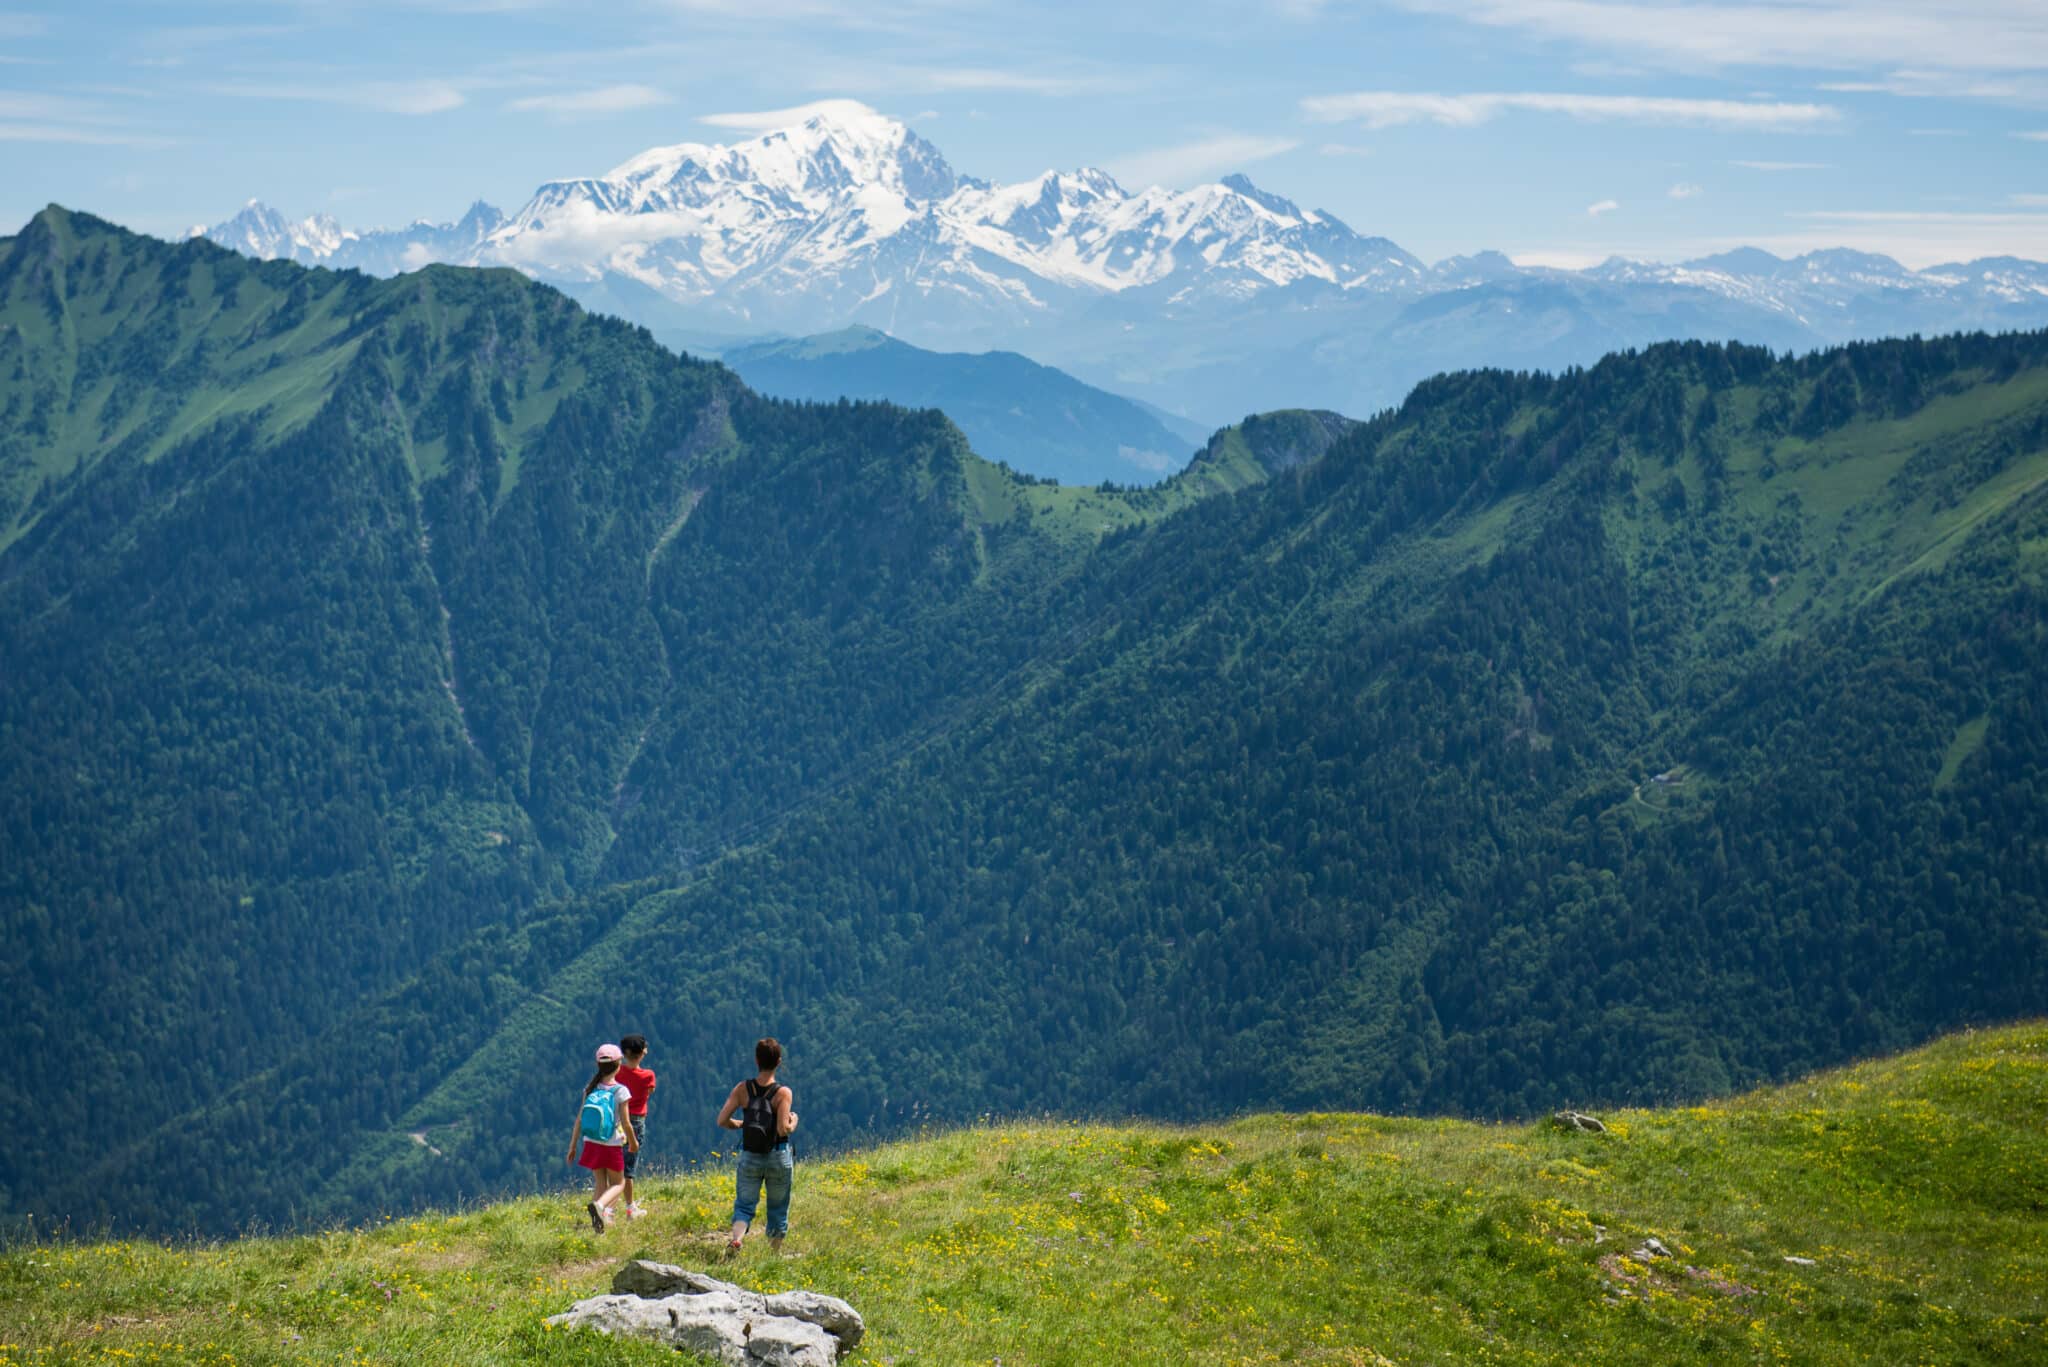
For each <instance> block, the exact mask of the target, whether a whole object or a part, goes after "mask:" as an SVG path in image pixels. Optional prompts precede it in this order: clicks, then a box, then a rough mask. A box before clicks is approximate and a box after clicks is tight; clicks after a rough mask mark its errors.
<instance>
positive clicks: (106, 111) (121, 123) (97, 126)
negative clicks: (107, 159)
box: [0, 91, 171, 147]
mask: <svg viewBox="0 0 2048 1367" xmlns="http://www.w3.org/2000/svg"><path fill="white" fill-rule="evenodd" d="M0 142H48V143H70V144H73V145H75V146H80V147H167V146H170V145H171V139H169V138H166V137H163V136H162V135H160V134H157V133H152V132H145V131H143V130H141V129H138V128H136V127H135V126H134V125H133V124H132V123H131V122H130V121H129V120H128V119H127V118H125V117H124V116H122V115H121V114H120V113H118V112H117V111H116V110H114V109H112V108H110V107H109V106H108V105H107V104H106V103H105V101H103V100H98V99H81V98H79V97H77V96H74V95H43V94H36V95H31V94H25V93H20V92H15V91H0Z"/></svg>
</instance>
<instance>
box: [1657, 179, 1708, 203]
mask: <svg viewBox="0 0 2048 1367" xmlns="http://www.w3.org/2000/svg"><path fill="white" fill-rule="evenodd" d="M1664 193H1665V194H1666V195H1667V196H1668V197H1669V198H1672V199H1698V198H1699V197H1700V196H1701V195H1703V194H1705V193H1706V188H1705V187H1704V186H1699V185H1695V184H1693V183H1692V182H1691V181H1689V180H1685V181H1680V182H1679V183H1678V184H1676V185H1674V186H1672V187H1671V188H1670V189H1669V190H1666V191H1665V192H1664Z"/></svg>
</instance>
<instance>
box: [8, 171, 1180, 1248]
mask: <svg viewBox="0 0 2048 1367" xmlns="http://www.w3.org/2000/svg"><path fill="white" fill-rule="evenodd" d="M0 413H4V414H5V415H6V416H5V425H4V428H0V546H4V549H0V652H4V653H0V917H4V928H5V940H6V944H7V946H8V950H9V952H8V954H7V955H6V962H5V964H4V966H0V989H4V990H5V991H6V993H7V995H8V997H9V999H10V1002H11V1003H12V1011H11V1015H10V1021H9V1025H8V1033H7V1042H8V1044H9V1045H10V1046H11V1047H9V1048H8V1049H6V1050H4V1051H0V1052H4V1055H5V1060H4V1061H0V1097H4V1098H5V1100H4V1101H0V1106H4V1108H5V1110H4V1114H0V1122H4V1123H7V1124H9V1125H10V1126H11V1127H12V1129H13V1132H15V1133H18V1134H23V1135H24V1136H26V1138H25V1139H24V1141H23V1143H22V1144H19V1145H16V1146H12V1147H10V1149H9V1150H8V1152H7V1153H6V1155H5V1156H0V1190H4V1191H6V1192H8V1193H10V1197H9V1203H10V1204H12V1202H13V1199H14V1198H13V1196H12V1195H11V1194H12V1193H19V1192H22V1191H24V1190H25V1189H26V1184H27V1183H29V1182H30V1181H32V1180H33V1179H32V1176H31V1175H32V1174H34V1173H35V1172H37V1171H38V1169H39V1167H40V1165H41V1164H42V1163H43V1162H44V1161H45V1160H46V1159H47V1158H48V1156H49V1154H48V1152H47V1149H46V1146H47V1145H49V1144H55V1143H58V1142H60V1140H61V1137H60V1136H50V1135H45V1134H43V1131H44V1128H45V1127H42V1126H40V1125H38V1124H36V1123H34V1121H33V1120H32V1118H31V1117H32V1114H33V1112H34V1108H35V1096H36V1095H37V1093H38V1091H39V1089H40V1088H41V1086H42V1082H41V1081H40V1078H41V1076H42V1074H43V1072H44V1071H45V1070H46V1068H47V1065H48V1060H49V1058H50V1057H51V1055H52V1053H53V1052H59V1051H61V1052H69V1051H73V1050H83V1051H86V1052H89V1053H91V1054H93V1056H94V1057H95V1058H96V1059H97V1060H98V1063H97V1064H96V1066H97V1067H99V1068H101V1069H102V1070H103V1071H104V1072H105V1073H106V1074H107V1075H108V1076H110V1077H115V1078H118V1079H120V1084H119V1086H120V1092H121V1095H122V1102H121V1104H120V1105H118V1106H112V1107H109V1108H108V1109H107V1112H106V1114H105V1115H104V1116H103V1117H102V1118H101V1120H100V1121H99V1122H98V1124H99V1132H98V1134H97V1137H96V1143H97V1144H99V1145H104V1146H105V1147H106V1148H108V1149H109V1150H112V1151H119V1150H121V1149H122V1148H123V1146H125V1145H127V1144H129V1143H132V1142H133V1141H135V1140H136V1139H138V1138H139V1137H140V1136H141V1135H142V1134H144V1133H146V1132H148V1131H149V1130H151V1129H154V1128H156V1127H157V1126H159V1125H162V1124H163V1123H165V1122H166V1121H168V1120H170V1119H171V1118H172V1117H178V1116H185V1115H187V1114H188V1113H190V1112H193V1111H195V1110H199V1111H201V1112H202V1113H203V1111H204V1110H205V1108H207V1107H211V1106H213V1105H215V1104H217V1098H218V1096H219V1094H220V1092H221V1090H222V1088H223V1087H224V1086H226V1085H228V1084H231V1083H232V1082H234V1081H235V1080H236V1079H239V1078H242V1077H246V1076H248V1075H250V1074H251V1073H254V1072H257V1071H259V1070H261V1069H262V1068H264V1067H265V1066H266V1063H267V1062H268V1061H269V1060H270V1058H271V1057H272V1056H273V1055H274V1053H275V1052H276V1051H278V1050H281V1049H289V1048H291V1047H292V1046H294V1045H295V1044H298V1043H301V1042H304V1041H308V1040H312V1039H314V1038H316V1037H317V1036H318V1035H319V1033H320V1032H321V1031H322V1030H324V1029H327V1028H328V1027H330V1026H333V1025H335V1024H337V1022H339V1021H341V1020H342V1019H343V1013H344V1012H345V1011H346V1010H347V1009H348V1008H350V1007H353V1006H355V1005H357V1004H359V1003H360V1002H361V1001H362V1000H363V999H364V997H365V996H366V994H367V995H371V996H374V995H375V994H376V993H378V992H381V991H383V990H386V989H389V988H392V987H396V986H398V985H400V984H402V983H404V982H405V981H407V980H408V979H410V978H412V977H413V976H415V975H416V974H417V973H418V972H419V970H420V966H421V963H422V962H423V960H426V959H429V958H430V957H431V956H432V955H434V954H435V953H437V952H439V951H442V950H444V949H447V948H449V947H451V946H455V945H459V944H462V943H464V942H465V937H467V936H468V935H470V934H471V933H472V932H474V931H476V930H478V929H479V928H481V927H484V926H501V925H504V924H506V923H507V919H508V917H511V916H514V915H516V913H517V912H518V910H519V908H521V907H524V906H527V905H530V904H531V903H532V902H533V901H534V899H535V898H536V897H537V896H544V895H559V894H561V893H563V892H565V891H567V890H568V889H570V888H572V887H580V886H586V885H590V884H593V883H596V882H601V881H603V878H604V876H605V875H604V874H603V872H602V870H603V869H604V867H605V865H606V863H607V861H608V860H610V859H612V858H613V857H614V845H615V838H616V836H617V833H618V832H619V831H620V830H621V829H636V830H639V831H642V832H644V834H642V835H640V836H638V837H636V839H635V840H632V841H628V842H627V846H626V848H625V849H624V850H622V851H619V852H618V854H617V858H618V860H619V861H620V862H621V863H623V864H629V865H630V864H634V863H636V862H649V861H652V862H655V863H657V864H659V865H660V866H661V867H663V868H673V867H677V866H678V865H679V864H680V863H683V862H687V858H688V852H689V851H690V850H692V849H695V848H698V847H708V846H712V845H715V844H716V843H717V842H718V841H719V840H720V839H722V838H725V837H724V835H723V834H722V833H724V832H727V831H731V830H735V829H745V828H746V827H747V825H748V823H750V822H757V821H761V820H764V819H767V818H770V817H772V816H773V815H774V814H775V813H777V812H779V811H781V810H783V809H784V808H786V807H787V806H789V805H790V804H792V803H795V802H798V801H800V800H801V799H802V798H803V796H804V794H805V793H806V792H808V791H810V790H811V789H812V788H813V787H815V786H817V785H820V784H827V783H829V782H831V781H833V780H834V779H835V776H837V775H839V774H840V773H841V772H842V771H843V770H845V769H846V768H847V767H848V766H849V765H852V764H854V763H856V762H857V761H858V760H859V758H860V756H861V755H862V754H864V753H865V751H866V749H867V748H869V747H871V746H874V745H877V744H882V743H885V742H887V741H889V740H890V738H891V737H894V736H898V735H901V734H902V733H903V732H905V731H906V730H908V729H911V728H914V727H916V726H918V725H920V724H921V723H922V722H923V720H924V718H925V716H926V715H927V712H928V710H929V709H930V708H931V707H933V706H935V705H937V700H938V699H939V698H941V697H942V696H945V695H948V694H950V693H954V692H957V691H959V690H960V689H962V688H968V687H972V686H973V685H974V684H975V682H976V681H977V680H979V679H982V678H984V677H985V676H988V675H989V674H991V673H992V672H994V671H999V670H1000V669H1001V668H1003V667H1004V665H1005V662H1006V660H1008V659H1009V658H1010V657H1011V656H1012V655H1016V654H1019V653H1021V652H1026V651H1028V650H1029V649H1030V648H1031V647H1030V642H1029V632H1028V631H1027V630H1017V631H1011V632H1008V633H1007V634H1006V633H1005V630H1004V624H1005V623H1006V622H1010V621H1011V620H1012V616H1013V615H1014V612H1015V611H1017V610H1021V608H1022V606H1023V605H1024V604H1026V603H1027V602H1028V600H1029V597H1030V595H1031V594H1034V593H1038V592H1042V591H1043V590H1044V588H1045V587H1046V586H1047V585H1049V584H1051V583H1053V582H1055V581H1056V579H1057V577H1058V575H1059V574H1061V573H1064V570H1063V569H1060V568H1059V567H1061V566H1068V565H1071V564H1072V563H1073V562H1074V560H1075V558H1076V556H1077V555H1078V554H1079V551H1080V548H1081V546H1082V545H1083V543H1084V540H1085V538H1084V537H1082V535H1081V534H1080V533H1079V532H1078V531H1077V528H1078V526H1079V523H1078V522H1077V521H1076V519H1078V518H1080V517H1083V516H1087V517H1091V518H1095V517H1100V518H1105V519H1111V520H1115V521H1127V520H1130V519H1131V518H1134V517H1139V516H1143V515H1144V514H1143V513H1142V512H1140V511H1136V510H1134V509H1132V508H1131V507H1129V506H1127V505H1125V504H1124V503H1122V502H1120V501H1119V498H1118V496H1116V495H1113V494H1102V493H1090V494H1081V493H1072V494H1070V493H1069V491H1064V490H1059V489H1057V488H1056V487H1055V486H1050V485H1034V484H1029V483H1027V482H1024V481H1020V480H1017V479H1014V478H1012V477H1010V476H1008V475H1006V474H1004V473H1003V472H1001V471H1000V470H998V469H996V468H994V467H992V466H989V465H987V464H986V463H984V462H981V461H979V460H978V459H976V458H975V457H973V456H972V455H971V454H970V453H968V452H967V450H966V448H965V446H964V444H963V443H962V441H961V439H960V437H959V434H958V432H957V431H955V430H954V429H953V428H952V427H951V426H950V425H949V424H948V423H947V422H946V421H945V420H944V419H943V418H941V417H939V416H937V415H936V414H929V413H927V414H913V413H908V412H905V411H904V410H901V409H895V408H889V407H885V406H879V405H865V406H848V405H840V406H837V407H831V408H814V409H804V408H797V407H794V406H791V405H787V404H779V403H770V402H766V401H763V400H760V399H758V398H757V397H755V396H754V395H753V394H751V393H750V392H749V391H747V390H746V389H745V388H743V387H742V386H740V385H739V384H738V383H737V382H736V381H735V380H734V379H733V378H732V376H731V375H730V373H729V372H727V371H725V370H723V369H722V368H720V367H717V366H708V365H703V364H696V363H691V362H688V361H684V360H680V359H678V358H676V357H674V356H673V355H671V354H669V353H667V352H666V351H665V350H664V349H662V348H661V347H659V346H658V345H656V344H655V343H654V342H653V341H652V340H651V339H650V338H649V337H648V336H647V335H646V334H645V333H644V332H641V331H640V330H638V329H634V328H630V327H627V326H625V325H623V324H618V323H616V322H611V321H607V320H603V319H598V318H593V317H590V316H588V315H585V314H584V313H582V311H581V310H579V309H578V308H576V306H574V305H573V304H571V303H570V302H569V301H567V300H565V299H563V298H562V297H561V296H559V295H557V294H555V293H554V292H553V291H551V290H548V289H545V288H537V287H534V286H532V285H530V284H529V283H528V282H526V281H525V280H523V279H521V278H520V277H518V276H517V275H515V274H513V273H511V272H477V271H464V270H449V269H434V270H429V271H426V272H422V273H420V274H417V275H412V276H406V277H401V278H399V279H397V280H390V281H373V280H371V279H369V278H367V277H364V276H360V275H356V274H353V273H342V274H336V273H331V272H326V271H308V270H305V269H303V268H300V267H296V266H290V265H282V264H258V263H252V262H249V261H246V260H244V259H242V258H239V257H236V256H234V255H232V254H230V253H228V252H226V251H222V250H219V249H216V248H214V247H212V246H211V245H200V244H192V243H186V244H181V245H178V246H170V245H167V244H164V243H161V242H157V241H154V240H152V239H148V238H142V237H137V236H134V235H131V234H128V233H125V232H122V231H120V230H118V229H114V228H112V227H111V226H109V225H107V224H104V223H101V222H99V221H98V220H94V219H91V218H89V217H87V216H84V215H73V214H70V213H67V212H65V211H63V210H59V209H51V210H49V211H46V212H45V213H44V214H41V215H39V216H38V217H37V218H36V219H35V220H34V221H33V222H32V223H31V224H30V225H29V226H28V227H27V228H26V229H25V230H24V231H23V232H22V233H21V234H20V235H19V236H17V237H15V238H13V239H11V240H7V241H5V242H0ZM1173 496H1174V495H1173V493H1172V491H1164V492H1152V493H1148V494H1147V495H1146V498H1147V499H1148V500H1150V501H1151V502H1153V503H1159V504H1160V505H1161V506H1164V500H1167V499H1170V498H1171V497H1173ZM984 505H986V506H990V507H1000V508H1001V509H1002V513H1003V516H1004V517H1006V518H1009V517H1011V515H1012V513H1014V512H1017V511H1018V510H1025V511H1027V512H1029V511H1032V510H1042V511H1041V514H1040V515H1039V516H1036V517H1028V518H1025V519H1022V520H1015V521H1014V525H1012V524H1010V523H1006V524H1005V534H1004V535H1002V536H1001V537H996V536H992V535H985V534H984V529H983V525H982V513H981V511H980V510H981V509H982V507H983V506H984ZM1091 535H1092V534H1091ZM1013 561H1021V562H1028V565H1029V573H1028V574H1025V575H1019V574H1015V573H1012V572H1010V570H1009V569H1008V568H1007V567H1008V566H1010V565H1011V563H1012V562H1013ZM1049 568H1050V569H1052V571H1053V572H1052V573H1051V574H1048V573H1047V570H1048V569H1049ZM1013 602H1014V603H1015V604H1016V605H1017V607H1016V608H1008V607H1005V606H1003V605H1004V604H1009V603H1013ZM678 632H680V633H682V635H681V636H678V635H676V633H678ZM906 637H914V638H915V639H916V641H917V642H918V651H917V652H916V653H915V654H914V655H913V654H910V653H906V652H905V651H903V650H902V649H901V648H900V647H901V644H902V642H903V640H904V639H905V638H906ZM878 678H881V679H885V680H886V686H884V687H877V686H876V681H877V679H878ZM674 766H683V767H684V768H685V770H686V771H687V773H688V779H687V781H678V782H673V783H671V782H670V781H669V778H670V773H671V769H672V768H673V767H674ZM550 966H552V965H550ZM181 1123H190V1122H181ZM321 1123H330V1122H327V1121H323V1122H321ZM331 1123H335V1124H338V1125H342V1126H345V1125H346V1123H347V1118H346V1117H340V1118H333V1119H332V1122H331ZM38 1136H41V1137H38ZM124 1199H125V1198H124ZM136 1199H138V1200H143V1201H144V1204H143V1205H137V1206H131V1207H127V1208H128V1209H135V1210H139V1209H145V1208H146V1197H140V1196H138V1197H137V1198H136Z"/></svg>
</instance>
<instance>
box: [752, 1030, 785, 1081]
mask: <svg viewBox="0 0 2048 1367" xmlns="http://www.w3.org/2000/svg"><path fill="white" fill-rule="evenodd" d="M781 1063H782V1046H781V1045H780V1044H778V1043H776V1041H775V1038H774V1036H772V1035H771V1036H770V1037H768V1038H767V1039H764V1040H762V1041H761V1042H760V1043H758V1044H756V1045H755V1046H754V1066H755V1067H756V1068H759V1069H760V1070H761V1071H762V1072H764V1073H765V1072H767V1071H768V1070H769V1069H771V1068H775V1067H779V1066H780V1065H781Z"/></svg>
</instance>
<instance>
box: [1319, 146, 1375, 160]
mask: <svg viewBox="0 0 2048 1367" xmlns="http://www.w3.org/2000/svg"><path fill="white" fill-rule="evenodd" d="M1316 151H1317V152H1318V153H1320V154H1321V155H1323V156H1326V157H1369V156H1371V155H1372V149H1371V148H1370V147H1366V146H1362V145H1361V144H1359V143H1355V142H1326V143H1324V144H1322V145H1321V146H1320V147H1318V148H1316Z"/></svg>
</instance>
